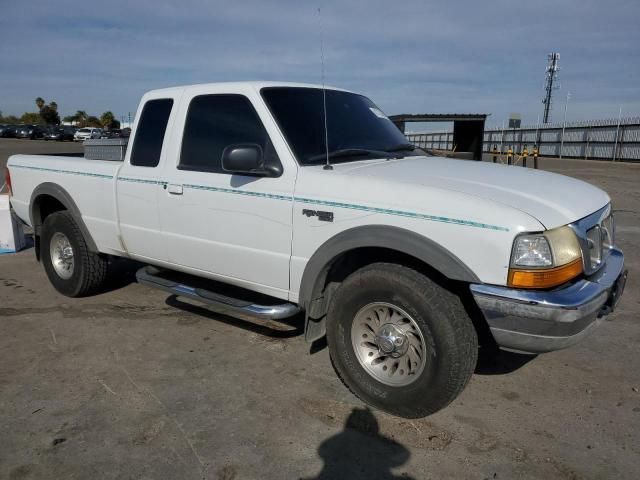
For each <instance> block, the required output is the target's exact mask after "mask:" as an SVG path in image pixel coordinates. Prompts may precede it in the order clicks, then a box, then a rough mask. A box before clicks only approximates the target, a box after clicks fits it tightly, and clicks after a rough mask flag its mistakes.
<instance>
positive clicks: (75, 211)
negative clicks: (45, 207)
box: [29, 182, 98, 253]
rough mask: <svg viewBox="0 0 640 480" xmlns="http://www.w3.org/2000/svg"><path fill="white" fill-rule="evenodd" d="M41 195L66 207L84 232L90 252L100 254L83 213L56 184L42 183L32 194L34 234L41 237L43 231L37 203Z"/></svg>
mask: <svg viewBox="0 0 640 480" xmlns="http://www.w3.org/2000/svg"><path fill="white" fill-rule="evenodd" d="M41 195H48V196H51V197H53V198H55V199H56V200H58V201H59V202H60V203H61V204H62V205H64V208H65V209H66V210H67V211H68V212H69V213H71V215H72V216H73V219H74V220H75V222H76V223H77V224H78V227H79V228H80V231H81V232H82V236H83V237H84V239H85V242H87V247H88V248H89V251H91V252H94V253H98V247H97V246H96V242H94V240H93V237H92V236H91V234H90V233H89V229H88V228H87V226H86V225H85V223H84V220H82V213H80V209H79V208H78V206H77V205H76V202H74V201H73V198H71V195H69V192H67V191H66V190H65V189H64V188H62V187H61V186H60V185H58V184H56V183H52V182H44V183H41V184H40V185H38V186H37V187H36V188H35V189H34V190H33V192H32V193H31V199H30V201H29V216H30V217H31V225H32V226H33V232H34V234H35V235H36V236H37V237H39V236H40V231H41V230H42V224H41V222H40V205H39V204H38V202H36V200H37V198H38V197H39V196H41Z"/></svg>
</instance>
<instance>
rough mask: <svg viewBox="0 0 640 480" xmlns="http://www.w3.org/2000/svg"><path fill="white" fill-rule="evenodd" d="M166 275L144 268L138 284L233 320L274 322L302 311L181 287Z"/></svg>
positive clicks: (290, 307) (283, 305)
mask: <svg viewBox="0 0 640 480" xmlns="http://www.w3.org/2000/svg"><path fill="white" fill-rule="evenodd" d="M162 273H164V271H163V270H160V269H157V268H155V267H150V266H147V267H142V268H141V269H140V270H138V271H137V272H136V279H137V280H138V283H141V284H143V285H147V286H149V287H153V288H157V289H160V290H164V291H165V292H169V293H172V294H174V295H177V296H180V297H186V298H190V299H192V300H196V301H198V302H202V303H205V304H207V305H210V306H211V307H212V308H213V310H216V311H217V312H219V313H224V314H226V315H229V316H238V315H248V316H251V317H258V318H265V319H270V320H280V319H283V318H288V317H291V316H293V315H295V314H296V313H298V312H300V307H298V306H297V305H294V304H293V303H283V304H275V305H259V304H257V303H254V302H251V301H248V300H241V299H238V298H233V297H230V296H227V295H223V294H220V293H216V292H213V291H211V290H207V289H204V288H197V287H193V286H190V285H187V284H185V283H180V282H178V281H175V280H172V279H169V278H165V277H163V276H162Z"/></svg>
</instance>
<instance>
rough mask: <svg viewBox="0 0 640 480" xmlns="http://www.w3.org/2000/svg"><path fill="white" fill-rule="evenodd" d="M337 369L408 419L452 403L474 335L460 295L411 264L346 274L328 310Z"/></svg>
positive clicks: (470, 360) (365, 395)
mask: <svg viewBox="0 0 640 480" xmlns="http://www.w3.org/2000/svg"><path fill="white" fill-rule="evenodd" d="M327 342H328V344H329V351H330V354H331V360H332V362H333V365H334V368H335V369H336V372H337V373H338V375H339V376H340V378H341V379H342V380H343V382H344V383H345V384H346V385H347V387H348V388H349V389H350V390H351V391H352V392H353V393H355V394H356V395H357V396H358V397H360V398H361V399H362V400H363V401H365V402H367V403H369V404H370V405H373V406H375V407H377V408H379V409H381V410H384V411H386V412H389V413H391V414H394V415H398V416H401V417H405V418H418V417H424V416H426V415H430V414H432V413H435V412H437V411H438V410H440V409H442V408H444V407H445V406H447V405H448V404H449V403H451V402H452V401H453V400H454V399H455V398H456V397H457V396H458V395H459V394H460V393H461V392H462V390H463V389H464V387H465V386H466V385H467V383H468V382H469V379H470V378H471V375H472V373H473V370H474V368H475V366H476V361H477V354H478V338H477V335H476V331H475V328H474V326H473V323H472V321H471V319H470V318H469V317H468V315H467V313H466V311H465V309H464V307H463V305H462V302H461V301H460V298H459V297H458V296H457V295H455V294H453V293H451V292H450V291H448V290H446V289H444V288H443V287H441V286H439V285H438V284H436V283H435V282H433V281H432V280H430V279H429V278H427V277H426V276H424V275H422V274H420V273H418V272H416V271H415V270H412V269H410V268H407V267H404V266H401V265H395V264H388V263H376V264H372V265H369V266H366V267H364V268H361V269H360V270H357V271H356V272H354V273H352V274H351V275H350V276H348V277H347V278H346V279H345V280H344V282H343V283H342V284H341V285H340V287H339V288H338V289H337V290H336V292H335V294H334V297H333V299H332V301H331V305H330V306H329V311H328V314H327Z"/></svg>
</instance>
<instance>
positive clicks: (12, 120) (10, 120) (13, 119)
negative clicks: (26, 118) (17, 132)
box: [2, 115, 20, 125]
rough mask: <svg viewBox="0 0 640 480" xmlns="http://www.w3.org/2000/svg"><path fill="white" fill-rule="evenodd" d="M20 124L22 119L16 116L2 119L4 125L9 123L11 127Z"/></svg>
mask: <svg viewBox="0 0 640 480" xmlns="http://www.w3.org/2000/svg"><path fill="white" fill-rule="evenodd" d="M19 122H20V119H19V118H18V117H16V116H15V115H7V116H6V117H3V118H2V123H8V124H10V125H12V124H15V123H19Z"/></svg>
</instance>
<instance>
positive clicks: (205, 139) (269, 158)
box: [178, 94, 280, 174]
mask: <svg viewBox="0 0 640 480" xmlns="http://www.w3.org/2000/svg"><path fill="white" fill-rule="evenodd" d="M248 143H253V144H257V145H260V147H262V151H263V152H264V160H265V163H266V164H275V163H277V164H279V163H280V161H279V160H278V157H277V154H276V152H275V149H274V148H273V145H272V144H271V141H270V140H269V135H268V134H267V132H266V130H265V129H264V126H263V125H262V122H261V121H260V118H259V117H258V114H257V113H256V111H255V110H254V108H253V105H251V102H250V101H249V99H248V98H246V97H244V96H242V95H231V94H229V95H226V94H225V95H200V96H198V97H194V99H193V100H191V103H190V104H189V110H188V112H187V120H186V122H185V127H184V136H183V138H182V151H181V153H180V164H179V165H178V168H179V169H180V170H197V171H203V172H213V173H225V174H229V172H225V171H224V170H223V169H222V152H223V151H224V149H225V148H226V147H228V146H229V145H234V144H248Z"/></svg>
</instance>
